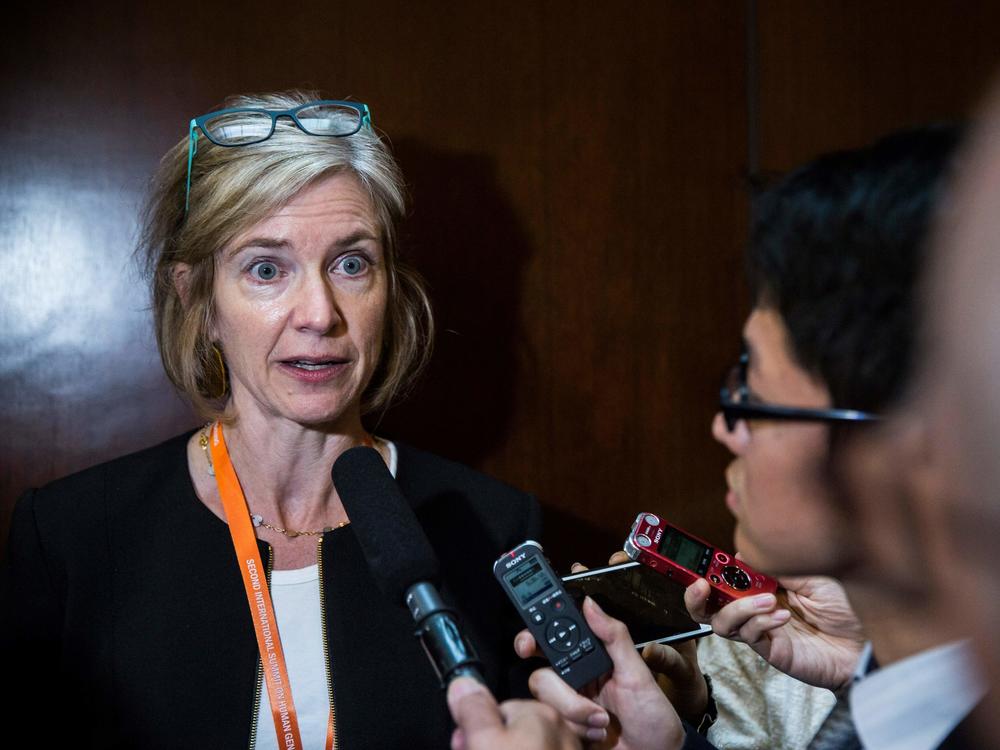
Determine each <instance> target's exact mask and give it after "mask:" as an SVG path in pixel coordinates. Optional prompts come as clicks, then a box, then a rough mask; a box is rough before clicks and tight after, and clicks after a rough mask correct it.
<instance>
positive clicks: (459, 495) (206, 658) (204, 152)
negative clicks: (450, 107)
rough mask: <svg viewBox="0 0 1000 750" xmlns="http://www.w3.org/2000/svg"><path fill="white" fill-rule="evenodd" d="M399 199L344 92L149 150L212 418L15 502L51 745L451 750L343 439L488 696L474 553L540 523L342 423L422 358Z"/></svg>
mask: <svg viewBox="0 0 1000 750" xmlns="http://www.w3.org/2000/svg"><path fill="white" fill-rule="evenodd" d="M403 209H404V201H403V183H402V178H401V175H400V174H399V171H398V168H397V166H396V164H395V163H394V161H393V159H392V157H391V156H390V154H389V153H388V151H387V149H386V148H385V146H384V144H383V143H382V142H381V141H380V139H379V138H378V136H377V135H376V134H375V133H374V132H373V130H372V127H371V123H370V116H369V113H368V108H367V107H366V106H365V105H362V104H356V103H351V102H332V101H321V100H317V97H315V96H313V95H312V94H306V93H301V92H291V93H287V94H275V95H266V96H254V97H239V98H236V99H233V100H231V101H229V102H227V108H226V109H224V110H220V111H219V112H215V113H210V114H209V115H205V116H202V117H198V118H195V119H194V120H192V121H191V127H190V134H189V138H188V139H185V140H184V141H182V142H180V143H178V144H177V146H175V147H174V148H173V149H172V150H171V151H170V152H169V153H168V154H167V155H166V157H165V158H164V160H163V162H162V165H161V168H160V170H159V172H158V174H157V176H156V179H155V182H154V191H153V193H152V195H151V198H150V200H149V203H148V206H147V211H146V214H145V231H144V234H143V246H142V247H143V250H144V251H145V253H146V257H147V259H148V262H149V267H150V270H151V273H152V283H153V308H154V312H155V320H156V331H157V341H158V344H159V348H160V353H161V356H162V359H163V363H164V366H165V368H166V371H167V374H168V376H169V377H170V379H171V380H172V381H173V383H174V384H175V385H176V386H177V387H178V388H179V389H180V390H181V391H183V392H184V393H185V394H186V395H187V396H188V397H189V398H190V399H191V401H192V403H193V404H194V406H195V408H196V409H197V410H198V411H199V413H201V414H202V415H203V416H204V417H205V418H206V420H207V421H208V425H207V426H206V427H205V428H204V429H202V430H198V431H195V432H194V433H193V434H189V435H183V436H180V437H178V438H175V439H173V440H170V441H168V442H166V443H164V444H162V445H159V446H157V447H155V448H152V449H149V450H145V451H141V452H139V453H135V454H133V455H130V456H126V457H124V458H121V459H118V460H116V461H112V462H110V463H107V464H104V465H101V466H98V467H95V468H92V469H89V470H87V471H84V472H82V473H80V474H77V475H75V476H72V477H69V478H67V479H63V480H60V481H58V482H55V483H53V484H51V485H49V486H48V487H45V488H43V489H41V490H36V491H29V492H28V493H26V494H25V496H23V497H22V498H21V500H20V501H19V503H18V505H17V508H16V510H15V514H14V518H13V521H12V527H11V538H10V544H9V560H8V572H7V575H8V581H7V589H8V590H7V599H8V606H7V607H6V609H7V617H8V623H7V625H8V627H7V629H6V631H5V632H6V633H7V634H8V637H9V639H12V642H10V640H9V642H8V647H9V649H8V650H9V652H11V653H14V654H16V656H15V662H17V665H18V666H19V667H20V669H19V671H18V672H15V673H14V674H17V676H18V677H17V678H18V680H19V681H20V682H21V683H22V684H24V683H25V682H27V687H26V688H25V689H24V690H23V691H20V693H19V694H21V695H23V696H24V697H25V698H26V701H25V704H26V705H27V707H28V708H27V709H26V710H27V711H29V712H32V713H34V714H36V715H38V716H43V717H56V716H59V717H60V718H61V719H64V720H61V721H59V722H55V723H54V722H52V721H51V720H49V721H47V722H46V723H45V724H42V725H38V726H44V727H45V731H44V735H43V736H45V738H46V743H45V744H51V745H53V746H54V745H55V741H53V734H57V733H58V732H59V731H65V732H66V733H67V734H68V736H70V737H72V738H73V743H74V745H77V746H79V745H84V746H88V745H89V746H101V747H119V746H130V747H144V748H153V747H186V746H195V745H198V746H202V747H220V748H228V747H247V746H250V747H261V748H263V747H292V746H294V747H303V746H304V747H309V748H311V747H323V746H324V743H325V745H326V746H327V747H330V746H331V745H336V746H338V747H347V748H352V747H378V748H386V747H435V748H441V747H446V746H447V744H448V739H449V733H450V728H451V727H450V721H449V719H448V716H447V708H446V706H445V701H444V695H443V693H442V692H441V690H440V688H439V685H438V684H437V681H436V679H435V676H434V674H433V671H432V669H431V666H430V664H429V663H428V662H427V658H426V656H425V655H424V654H423V652H422V651H421V648H420V645H419V643H418V642H417V641H416V639H415V638H414V637H413V635H412V631H413V626H412V622H411V620H410V616H409V613H408V612H406V611H405V609H404V608H403V607H402V606H401V603H400V604H397V603H395V602H389V601H387V600H386V599H385V598H384V597H383V596H382V595H381V594H380V593H379V592H378V591H377V590H376V589H375V588H374V586H373V583H372V579H371V577H370V574H369V571H368V568H367V566H366V563H365V561H364V558H363V557H362V554H361V551H360V548H359V546H358V542H357V540H356V539H355V537H354V533H353V531H352V528H351V526H350V519H349V518H348V517H347V515H346V514H345V512H344V507H343V505H342V504H341V501H340V498H339V497H338V495H337V492H336V489H335V488H334V486H333V484H332V483H331V479H330V467H331V466H332V465H333V463H334V461H335V460H336V459H337V457H338V456H339V455H340V454H341V453H342V452H343V451H345V450H347V449H349V448H351V447H354V446H357V445H363V444H364V445H370V446H372V447H374V448H375V449H376V450H377V451H378V452H379V453H380V455H381V456H382V458H383V459H384V460H385V462H386V464H387V465H388V467H389V468H390V470H391V471H393V473H394V474H395V476H396V478H397V481H398V482H399V485H400V487H401V489H402V491H403V493H404V495H405V496H406V497H407V499H408V500H409V501H410V502H411V504H412V505H413V507H414V509H415V511H416V514H417V516H418V518H419V519H420V521H421V523H422V525H423V526H424V529H425V531H426V533H427V535H428V537H429V539H430V541H431V543H432V545H433V546H434V548H435V550H436V552H437V554H438V556H439V558H440V560H441V567H442V570H443V575H444V581H443V583H442V592H443V595H444V596H445V598H446V599H447V600H450V601H451V602H452V603H453V604H454V605H456V606H457V607H458V609H459V611H460V613H461V616H462V619H463V622H464V624H465V626H466V628H467V634H468V635H469V638H470V640H471V641H472V642H473V643H474V645H475V646H476V647H477V649H478V651H479V655H480V657H481V659H482V660H483V662H484V668H485V673H486V677H487V681H488V682H490V684H491V687H493V688H494V689H495V690H496V692H497V693H498V694H499V695H500V696H503V695H505V694H506V693H508V692H509V687H510V685H509V683H510V681H511V680H512V679H514V680H516V679H518V675H517V674H516V673H513V672H511V673H509V672H508V667H509V666H510V665H511V663H512V662H513V661H515V657H514V654H513V652H511V650H510V645H509V644H510V642H511V640H510V639H511V636H512V635H513V633H514V632H515V631H516V630H517V626H516V623H515V622H513V621H512V620H511V619H510V617H511V616H512V615H513V612H512V611H511V610H510V608H509V606H508V605H506V603H505V601H504V599H503V594H502V592H501V590H500V588H499V587H498V586H496V584H495V582H494V581H493V580H492V575H491V565H492V561H493V560H494V559H495V557H496V556H498V555H499V554H501V553H502V552H503V551H505V550H507V549H510V548H511V547H513V546H514V545H515V544H517V543H518V542H520V541H523V540H524V539H525V538H528V537H535V536H536V535H537V534H538V531H539V511H538V507H537V504H536V503H535V502H534V500H533V499H532V498H530V497H529V496H527V495H524V494H523V493H520V492H518V491H516V490H513V489H512V488H509V487H507V486H505V485H502V484H500V483H499V482H496V481H495V480H491V479H488V478H486V477H484V476H482V475H479V474H477V473H475V472H473V471H471V470H469V469H467V468H464V467H462V466H459V465H457V464H453V463H450V462H447V461H445V460H443V459H440V458H436V457H434V456H431V455H428V454H425V453H422V452H420V451H417V450H414V449H412V448H409V447H406V446H404V445H395V444H393V443H392V442H389V441H387V440H384V439H381V438H378V437H374V436H372V435H370V434H369V433H368V432H367V431H366V429H365V427H364V426H363V422H362V417H363V415H365V414H368V413H371V412H373V411H375V412H377V411H380V410H383V409H385V408H386V406H387V405H388V404H389V403H390V402H391V401H392V400H393V398H394V397H396V396H398V395H399V394H400V393H402V392H403V391H404V390H405V389H406V387H407V385H408V384H409V383H410V382H412V379H413V377H414V376H415V374H416V373H417V372H418V371H419V370H420V368H421V366H422V365H423V364H424V363H425V361H426V359H427V357H428V353H429V351H430V344H431V334H430V309H429V305H428V301H427V297H426V295H425V292H424V290H423V287H422V285H421V283H420V281H419V278H418V277H417V276H416V275H415V274H414V273H413V272H412V271H410V270H409V269H407V268H406V266H405V265H404V264H403V263H402V262H401V261H400V259H399V257H398V249H397V246H396V228H397V225H398V222H399V221H400V219H401V217H402V215H403ZM136 430H137V432H141V430H142V425H136ZM226 464H231V467H232V469H233V470H234V471H235V474H236V475H237V477H238V482H236V488H235V490H233V488H232V487H228V488H227V486H226V485H225V483H224V482H222V481H219V478H220V476H221V475H225V473H226V472H225V471H224V469H225V465H226ZM232 492H235V493H236V494H235V496H234V495H233V494H232ZM240 529H248V530H250V531H249V534H250V541H249V545H250V549H251V553H250V556H249V557H248V558H246V559H244V554H243V553H242V552H240V551H239V550H240V548H239V546H238V545H239V543H240V541H239V538H238V534H239V530H240ZM268 573H269V575H268ZM268 579H269V583H270V585H268ZM245 582H246V583H245ZM255 597H256V598H255ZM268 599H270V600H271V601H267V600H268ZM258 605H259V606H258ZM275 623H276V624H277V628H275V627H274V624H275ZM275 630H276V631H277V636H275ZM262 654H263V655H264V659H265V662H264V665H265V667H266V668H264V669H262V668H261V665H262V661H261V656H262ZM265 678H266V679H265ZM26 724H30V721H29V722H26ZM15 732H16V733H17V735H18V738H19V739H21V740H23V738H24V735H23V734H21V731H20V729H17V730H15Z"/></svg>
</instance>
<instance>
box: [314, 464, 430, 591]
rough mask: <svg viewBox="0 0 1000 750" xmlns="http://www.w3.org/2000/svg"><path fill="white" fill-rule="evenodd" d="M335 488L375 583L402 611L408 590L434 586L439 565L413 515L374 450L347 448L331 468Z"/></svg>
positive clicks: (394, 481)
mask: <svg viewBox="0 0 1000 750" xmlns="http://www.w3.org/2000/svg"><path fill="white" fill-rule="evenodd" d="M333 485H334V487H336V489H337V494H339V495H340V500H341V502H342V503H343V504H344V510H345V511H347V517H348V518H349V519H350V520H351V526H352V528H353V529H354V535H355V537H357V540H358V543H359V544H360V545H361V550H362V552H363V553H364V556H365V559H366V560H367V561H368V567H369V568H371V573H372V577H373V578H374V579H375V583H376V584H377V585H378V587H379V588H380V589H381V590H382V592H383V593H384V594H385V595H386V596H388V597H389V598H390V599H391V600H392V601H394V602H396V603H398V604H400V605H403V604H404V597H405V594H406V590H407V589H408V588H409V587H410V586H412V585H413V584H414V583H418V582H420V581H430V582H434V581H436V580H437V577H438V560H437V556H436V555H435V554H434V549H433V548H432V547H431V544H430V542H429V541H428V540H427V536H426V535H425V534H424V530H423V528H422V527H421V526H420V523H419V521H417V517H416V515H414V513H413V509H412V508H411V507H410V504H409V503H408V502H407V500H406V498H405V497H403V493H402V492H401V491H400V489H399V485H398V484H396V480H395V479H393V477H392V474H391V473H390V472H389V469H388V467H386V465H385V462H384V461H383V460H382V456H380V455H379V453H378V451H376V450H375V449H374V448H367V447H358V448H351V449H350V450H348V451H345V452H344V453H342V454H341V455H340V458H338V459H337V460H336V461H335V462H334V464H333Z"/></svg>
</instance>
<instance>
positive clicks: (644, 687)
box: [519, 598, 685, 750]
mask: <svg viewBox="0 0 1000 750" xmlns="http://www.w3.org/2000/svg"><path fill="white" fill-rule="evenodd" d="M583 615H584V617H585V618H586V621H587V624H588V625H589V627H590V629H591V631H593V633H594V634H595V635H596V636H597V637H598V638H600V640H601V641H602V642H603V643H604V647H605V648H606V650H607V652H608V655H609V656H610V657H611V661H612V663H613V664H614V669H613V670H612V672H611V675H610V676H609V677H607V678H606V679H602V680H599V681H598V683H597V685H596V688H595V689H594V690H593V692H589V691H588V693H587V695H588V696H590V697H587V696H584V695H581V694H580V693H578V692H576V691H575V690H573V689H572V688H571V687H570V686H569V685H568V684H567V683H566V682H565V681H563V680H561V679H559V677H557V676H556V674H555V673H554V672H553V671H552V670H551V669H549V668H547V667H546V668H545V669H539V670H536V671H535V672H533V673H532V675H531V678H530V679H529V681H528V686H529V688H530V689H531V692H532V694H533V695H534V696H535V697H536V698H538V699H539V700H540V701H542V702H544V703H547V704H548V705H550V706H552V707H553V708H555V709H556V710H557V711H558V712H559V714H560V715H561V716H562V717H563V719H565V720H566V722H568V723H569V725H570V726H571V727H572V728H573V730H574V731H575V732H576V733H577V734H578V735H579V736H580V737H581V738H585V739H587V740H589V741H592V742H602V744H601V747H602V748H617V750H647V749H648V750H654V748H655V750H668V749H673V748H680V747H682V746H683V744H684V736H685V733H684V727H683V725H682V724H681V720H680V718H679V717H678V715H677V712H676V711H675V710H674V707H673V706H672V705H671V704H670V702H669V701H668V700H667V698H666V696H664V694H663V692H662V691H661V690H660V687H659V685H657V683H656V680H655V679H654V677H653V675H652V673H651V672H650V671H649V669H648V668H647V667H646V664H645V663H644V662H643V660H642V657H641V656H640V655H639V652H638V651H636V648H635V644H634V643H633V642H632V639H631V638H630V637H629V634H628V629H627V628H626V627H625V625H624V624H623V623H622V622H620V621H618V620H615V619H614V618H612V617H609V616H608V615H607V614H605V612H604V611H603V610H602V609H601V608H600V607H599V606H598V605H597V603H596V602H594V600H593V599H590V598H587V599H585V600H584V603H583ZM519 640H521V643H522V645H526V644H525V643H524V641H525V639H524V638H523V636H519Z"/></svg>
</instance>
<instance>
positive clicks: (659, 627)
mask: <svg viewBox="0 0 1000 750" xmlns="http://www.w3.org/2000/svg"><path fill="white" fill-rule="evenodd" d="M563 585H564V586H565V587H566V591H567V593H569V594H570V596H572V597H573V599H574V600H576V601H577V604H578V606H579V604H580V603H581V602H582V601H583V597H585V596H589V597H591V598H592V599H593V600H594V601H596V602H597V603H598V604H599V605H600V607H601V609H603V610H604V611H605V612H607V613H608V614H609V615H611V616H612V617H614V618H615V619H616V620H621V621H622V622H623V623H625V627H627V628H628V632H629V635H631V636H632V641H633V642H634V643H635V645H636V648H642V647H643V646H645V645H646V644H647V643H676V642H679V641H686V640H689V639H691V638H700V637H701V636H703V635H708V634H709V633H711V632H712V628H711V627H710V626H709V625H702V624H700V623H697V622H695V621H694V620H692V619H691V618H690V617H689V616H688V613H687V609H686V608H685V607H684V589H683V588H681V587H680V586H678V585H677V584H675V583H672V582H671V581H670V580H669V579H667V578H665V577H664V576H662V575H660V574H659V573H657V572H656V571H654V570H652V569H650V568H648V567H646V566H645V565H641V564H639V563H637V562H627V563H623V564H621V565H612V566H610V567H606V568H597V569H595V570H587V571H584V572H582V573H574V574H572V575H568V576H563Z"/></svg>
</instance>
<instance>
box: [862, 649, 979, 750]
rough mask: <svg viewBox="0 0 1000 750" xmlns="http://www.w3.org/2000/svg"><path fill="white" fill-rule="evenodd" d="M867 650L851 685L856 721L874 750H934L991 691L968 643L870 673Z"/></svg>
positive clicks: (863, 741) (924, 652)
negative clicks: (981, 674) (868, 672)
mask: <svg viewBox="0 0 1000 750" xmlns="http://www.w3.org/2000/svg"><path fill="white" fill-rule="evenodd" d="M870 653H871V650H870V644H869V645H868V647H866V650H865V652H864V653H863V654H862V657H861V659H860V660H859V663H858V674H856V675H855V680H856V682H855V684H854V685H853V686H852V687H851V697H850V701H851V718H852V719H853V720H854V726H855V729H856V730H857V733H858V737H859V738H860V739H861V743H862V745H863V746H864V747H866V748H871V749H872V750H933V748H936V747H938V745H940V744H941V742H942V741H943V740H944V739H945V738H946V737H947V736H948V735H949V734H950V733H951V731H952V730H953V729H954V728H955V727H956V726H957V725H958V724H959V722H961V721H962V719H964V718H965V717H966V715H967V714H968V713H969V712H970V711H971V710H972V709H973V707H974V706H975V705H976V704H977V703H978V702H979V701H980V699H981V698H982V697H983V695H984V694H985V693H986V683H985V681H984V680H983V679H982V677H981V676H980V675H979V673H978V671H977V670H976V668H975V666H974V664H973V659H972V654H971V648H970V646H969V644H968V642H966V641H956V642H954V643H948V644H945V645H944V646H938V647H936V648H932V649H928V650H927V651H922V652H920V653H919V654H915V655H914V656H910V657H908V658H906V659H903V660H902V661H898V662H896V663H894V664H890V665H889V666H888V667H885V668H882V669H877V670H875V671H873V672H871V673H870V674H868V675H864V670H865V668H866V667H867V664H868V661H869V660H868V659H867V658H865V657H866V656H869V655H870Z"/></svg>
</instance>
